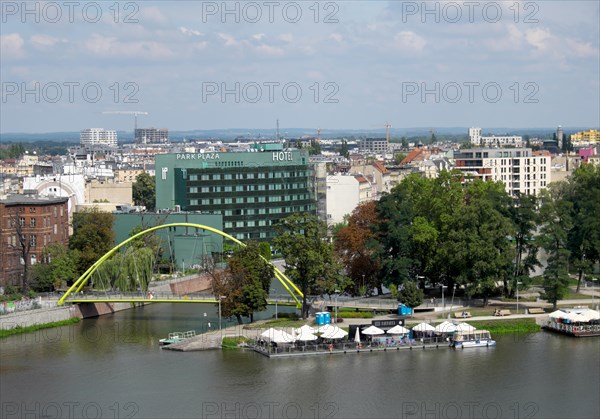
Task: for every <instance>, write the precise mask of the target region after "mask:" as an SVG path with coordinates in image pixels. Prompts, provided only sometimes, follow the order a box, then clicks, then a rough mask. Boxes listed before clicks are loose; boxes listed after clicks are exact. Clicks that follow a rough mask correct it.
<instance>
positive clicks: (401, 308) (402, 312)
mask: <svg viewBox="0 0 600 419" xmlns="http://www.w3.org/2000/svg"><path fill="white" fill-rule="evenodd" d="M412 312H413V310H412V308H410V307H407V306H405V305H404V304H398V315H399V316H411V315H412Z"/></svg>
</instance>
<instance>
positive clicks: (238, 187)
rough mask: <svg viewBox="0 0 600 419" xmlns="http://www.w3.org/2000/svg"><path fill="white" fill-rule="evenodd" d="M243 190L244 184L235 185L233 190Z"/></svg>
mask: <svg viewBox="0 0 600 419" xmlns="http://www.w3.org/2000/svg"><path fill="white" fill-rule="evenodd" d="M243 190H244V186H243V185H237V186H236V187H235V191H236V192H241V191H243Z"/></svg>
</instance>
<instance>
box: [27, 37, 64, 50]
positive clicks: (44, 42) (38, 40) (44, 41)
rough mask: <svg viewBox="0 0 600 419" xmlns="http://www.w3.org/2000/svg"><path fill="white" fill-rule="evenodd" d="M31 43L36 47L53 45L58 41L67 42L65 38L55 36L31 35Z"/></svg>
mask: <svg viewBox="0 0 600 419" xmlns="http://www.w3.org/2000/svg"><path fill="white" fill-rule="evenodd" d="M30 40H31V43H32V44H33V45H34V46H36V47H42V48H43V47H53V46H54V45H56V44H58V43H59V42H67V41H66V39H60V38H56V37H54V36H50V35H32V36H31V38H30Z"/></svg>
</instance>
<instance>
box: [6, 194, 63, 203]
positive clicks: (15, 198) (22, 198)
mask: <svg viewBox="0 0 600 419" xmlns="http://www.w3.org/2000/svg"><path fill="white" fill-rule="evenodd" d="M68 200H69V198H67V197H56V198H50V197H34V196H31V195H18V194H13V195H8V196H7V197H6V198H4V199H0V203H2V204H4V205H46V204H62V203H65V202H67V201H68Z"/></svg>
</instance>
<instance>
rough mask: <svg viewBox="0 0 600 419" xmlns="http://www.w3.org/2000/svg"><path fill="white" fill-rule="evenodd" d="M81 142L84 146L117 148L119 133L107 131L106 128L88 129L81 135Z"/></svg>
mask: <svg viewBox="0 0 600 419" xmlns="http://www.w3.org/2000/svg"><path fill="white" fill-rule="evenodd" d="M79 142H80V144H81V145H82V146H91V145H107V146H110V147H116V146H117V131H114V130H108V129H107V130H105V129H104V128H87V129H84V130H83V131H81V133H80V134H79Z"/></svg>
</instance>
